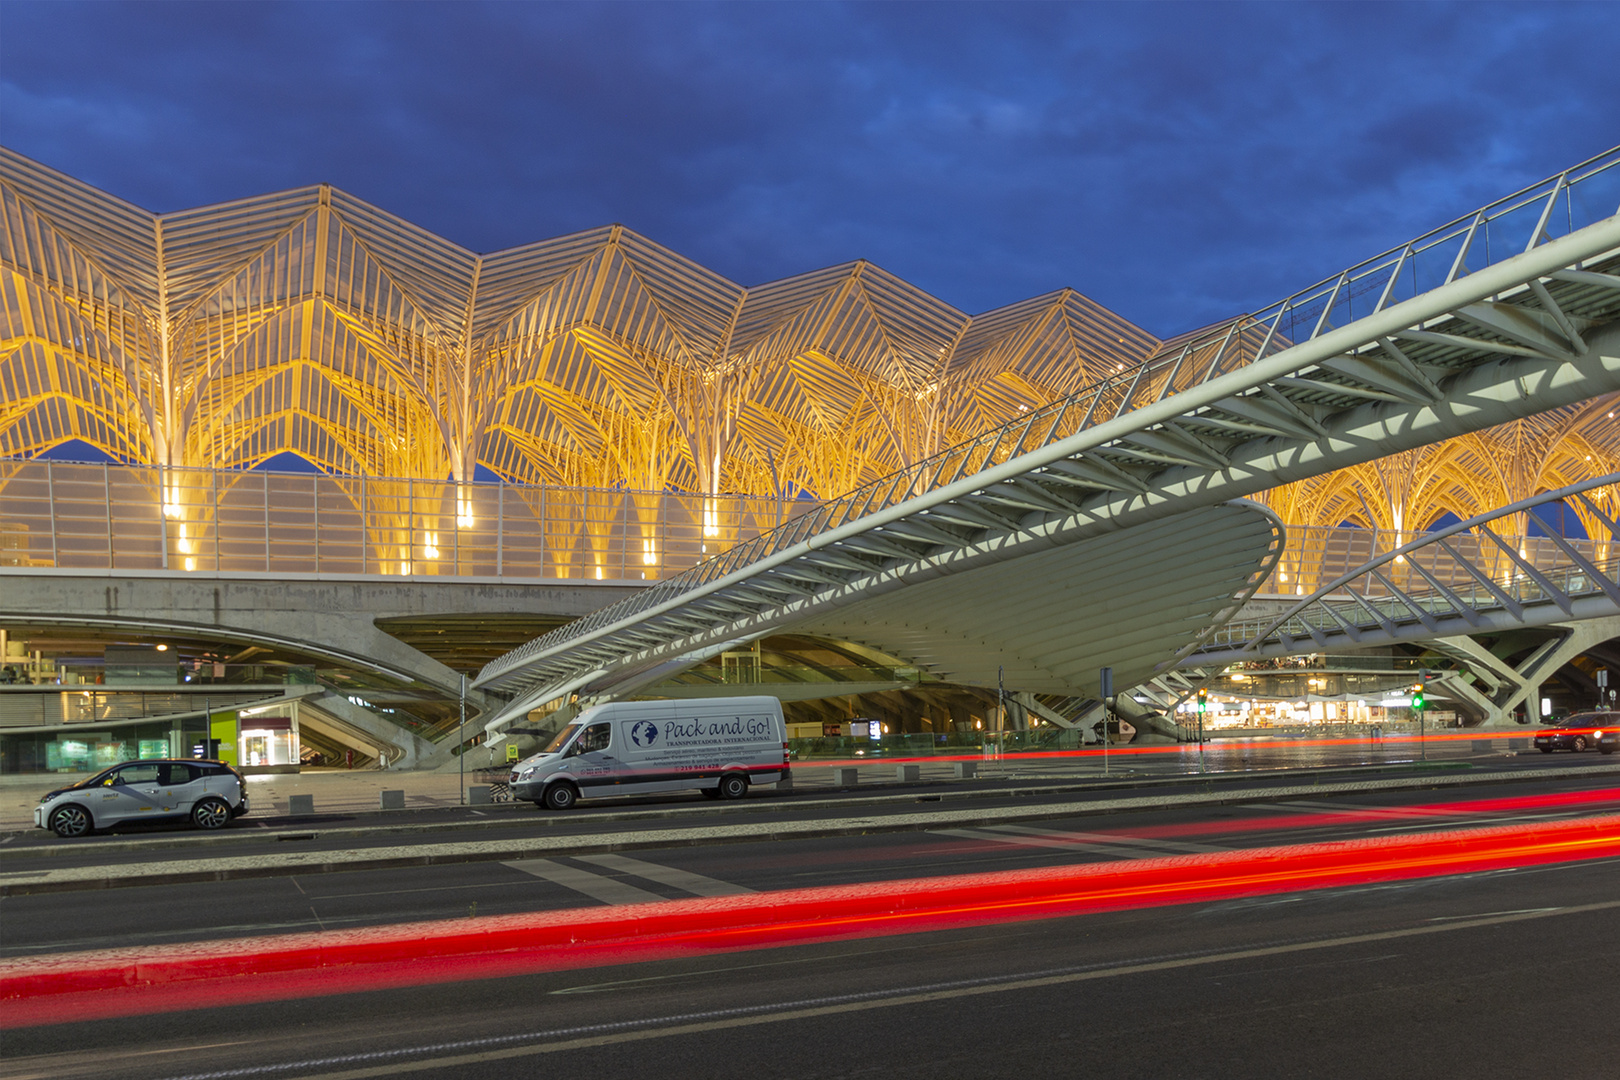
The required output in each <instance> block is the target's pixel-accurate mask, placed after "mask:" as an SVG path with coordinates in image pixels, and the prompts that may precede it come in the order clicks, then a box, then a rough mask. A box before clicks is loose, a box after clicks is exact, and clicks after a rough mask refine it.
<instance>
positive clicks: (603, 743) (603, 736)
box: [579, 723, 613, 754]
mask: <svg viewBox="0 0 1620 1080" xmlns="http://www.w3.org/2000/svg"><path fill="white" fill-rule="evenodd" d="M612 741H613V725H612V724H605V723H604V724H592V725H591V726H590V727H588V728H586V729H585V732H584V734H582V735H581V736H580V737H579V752H580V753H582V754H589V753H592V752H594V751H597V750H606V749H607V748H608V745H609V744H610V743H611V742H612Z"/></svg>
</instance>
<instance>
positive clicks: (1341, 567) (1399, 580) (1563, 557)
mask: <svg viewBox="0 0 1620 1080" xmlns="http://www.w3.org/2000/svg"><path fill="white" fill-rule="evenodd" d="M1430 535H1432V533H1430V532H1426V531H1425V532H1418V531H1411V530H1407V531H1396V530H1394V529H1357V528H1349V527H1340V528H1325V527H1321V526H1314V525H1309V526H1307V525H1290V526H1288V541H1287V544H1286V546H1285V547H1284V549H1283V554H1282V558H1280V559H1278V560H1277V568H1276V569H1275V570H1273V571H1272V574H1271V577H1270V578H1268V579H1267V580H1266V582H1265V583H1264V584H1263V585H1261V587H1260V589H1259V590H1258V595H1260V596H1266V597H1271V596H1276V597H1287V598H1289V599H1291V600H1292V599H1297V598H1299V597H1305V596H1309V595H1311V594H1312V593H1314V592H1316V591H1317V590H1318V589H1319V588H1321V587H1322V586H1324V585H1326V584H1328V583H1329V582H1332V581H1335V580H1337V579H1339V578H1341V577H1343V576H1344V575H1346V574H1349V573H1351V572H1352V571H1354V570H1356V569H1358V568H1360V567H1362V566H1364V565H1366V564H1367V563H1369V562H1371V561H1373V560H1374V559H1376V558H1378V557H1379V556H1380V555H1385V554H1387V553H1389V552H1392V551H1394V550H1395V549H1396V548H1399V547H1400V546H1401V545H1403V544H1410V543H1413V542H1415V541H1421V540H1423V539H1424V538H1425V537H1427V536H1430ZM1497 536H1498V537H1499V539H1500V540H1501V541H1502V544H1501V545H1498V544H1497V543H1495V542H1493V541H1491V540H1489V539H1487V538H1486V537H1484V536H1482V535H1480V534H1477V533H1462V534H1460V535H1457V536H1455V537H1453V538H1451V539H1450V541H1449V543H1450V546H1451V548H1452V551H1449V552H1448V551H1447V550H1445V549H1444V548H1441V547H1437V546H1424V547H1418V548H1416V549H1414V550H1412V551H1409V552H1407V553H1406V554H1405V555H1404V556H1402V557H1401V558H1400V560H1399V561H1396V562H1394V563H1392V564H1390V565H1388V566H1385V567H1384V575H1385V577H1386V579H1387V581H1388V582H1389V583H1391V584H1394V585H1396V586H1398V587H1399V588H1401V589H1402V590H1403V591H1408V592H1410V591H1418V592H1427V591H1429V590H1430V588H1431V586H1430V584H1429V582H1430V580H1431V579H1432V580H1433V581H1437V582H1439V583H1440V584H1442V585H1445V586H1447V587H1448V588H1454V589H1459V590H1464V589H1468V588H1472V587H1476V586H1477V585H1478V582H1477V579H1476V578H1475V576H1474V574H1473V573H1471V572H1469V571H1467V570H1465V569H1464V567H1463V562H1464V561H1466V562H1467V563H1468V564H1469V565H1472V566H1473V567H1475V568H1476V569H1479V570H1483V571H1484V572H1485V574H1486V575H1487V576H1489V577H1490V578H1492V579H1493V580H1496V581H1500V582H1504V583H1511V582H1512V581H1513V578H1514V577H1515V575H1518V576H1521V577H1522V576H1523V570H1522V568H1521V567H1520V565H1519V563H1518V562H1517V561H1516V560H1515V559H1514V558H1513V557H1512V556H1511V555H1510V554H1509V553H1508V550H1507V549H1508V548H1511V549H1512V551H1513V552H1514V553H1515V554H1517V555H1518V557H1519V558H1520V559H1522V560H1524V561H1525V562H1527V563H1528V564H1529V565H1530V566H1533V567H1535V568H1536V569H1538V570H1540V569H1547V570H1554V569H1558V568H1560V567H1566V566H1568V565H1569V563H1570V558H1569V556H1568V555H1567V554H1566V553H1565V551H1564V550H1563V548H1562V547H1560V541H1561V542H1562V543H1564V544H1568V545H1569V546H1570V547H1572V548H1574V549H1575V550H1576V551H1578V552H1580V554H1581V555H1582V556H1583V557H1585V558H1587V559H1589V560H1591V561H1592V562H1593V563H1605V562H1607V561H1608V560H1609V559H1610V558H1612V557H1614V556H1616V555H1620V541H1615V540H1582V539H1570V538H1564V537H1560V538H1559V540H1558V541H1555V540H1553V539H1551V538H1549V537H1546V536H1522V535H1520V536H1512V535H1504V534H1497ZM1503 545H1505V547H1504V546H1503ZM1356 591H1357V592H1358V593H1360V594H1362V595H1366V596H1392V595H1394V594H1393V593H1391V592H1390V591H1389V585H1388V584H1386V583H1385V582H1381V581H1379V580H1377V579H1369V580H1368V581H1366V582H1364V583H1363V584H1361V585H1358V586H1357V588H1356Z"/></svg>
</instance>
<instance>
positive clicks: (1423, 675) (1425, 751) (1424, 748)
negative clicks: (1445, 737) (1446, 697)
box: [1412, 668, 1429, 761]
mask: <svg viewBox="0 0 1620 1080" xmlns="http://www.w3.org/2000/svg"><path fill="white" fill-rule="evenodd" d="M1428 689H1429V669H1428V668H1423V669H1422V670H1420V671H1419V672H1418V684H1417V686H1416V687H1415V688H1414V689H1413V693H1412V708H1414V709H1416V710H1417V714H1418V757H1419V758H1420V759H1421V760H1423V761H1428V760H1429V743H1428V737H1429V733H1428V728H1427V727H1426V726H1425V724H1424V722H1423V711H1424V710H1425V709H1426V708H1428Z"/></svg>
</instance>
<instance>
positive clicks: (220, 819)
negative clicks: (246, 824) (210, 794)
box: [191, 799, 231, 831]
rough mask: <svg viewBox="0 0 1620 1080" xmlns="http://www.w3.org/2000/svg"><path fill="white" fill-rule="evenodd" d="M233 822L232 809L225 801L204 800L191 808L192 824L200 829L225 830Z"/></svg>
mask: <svg viewBox="0 0 1620 1080" xmlns="http://www.w3.org/2000/svg"><path fill="white" fill-rule="evenodd" d="M230 820H231V808H230V806H228V805H227V804H226V802H225V800H224V799H204V800H203V801H202V802H200V803H198V804H197V805H196V806H193V807H192V808H191V823H192V824H193V825H195V826H197V828H199V829H208V830H210V831H212V830H214V829H223V828H224V827H225V826H226V824H227V823H229V822H230Z"/></svg>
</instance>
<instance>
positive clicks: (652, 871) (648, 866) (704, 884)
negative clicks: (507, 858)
mask: <svg viewBox="0 0 1620 1080" xmlns="http://www.w3.org/2000/svg"><path fill="white" fill-rule="evenodd" d="M577 858H578V860H579V861H580V862H588V863H593V864H595V865H596V866H600V867H603V868H604V869H607V870H617V871H618V872H619V873H621V874H630V875H632V876H633V877H639V878H646V879H647V880H648V881H656V882H658V884H660V885H668V886H669V887H670V888H672V889H680V890H681V891H682V892H689V893H691V894H692V895H693V896H740V895H742V894H743V893H751V892H753V891H754V890H753V889H750V888H746V887H745V886H742V885H733V884H731V882H729V881H720V880H719V879H717V878H712V877H704V876H703V875H702V874H694V873H692V872H691V871H689V870H677V869H675V868H674V867H673V866H660V865H659V864H658V863H652V862H647V861H645V860H643V859H632V858H630V857H629V856H628V855H613V854H608V855H580V856H577ZM508 865H510V864H508Z"/></svg>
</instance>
